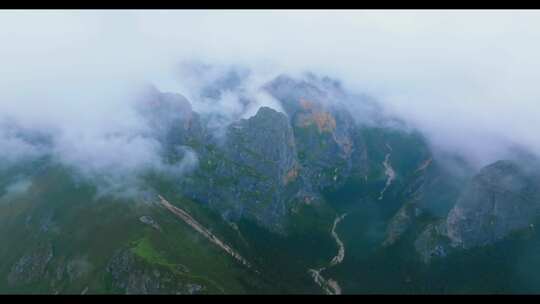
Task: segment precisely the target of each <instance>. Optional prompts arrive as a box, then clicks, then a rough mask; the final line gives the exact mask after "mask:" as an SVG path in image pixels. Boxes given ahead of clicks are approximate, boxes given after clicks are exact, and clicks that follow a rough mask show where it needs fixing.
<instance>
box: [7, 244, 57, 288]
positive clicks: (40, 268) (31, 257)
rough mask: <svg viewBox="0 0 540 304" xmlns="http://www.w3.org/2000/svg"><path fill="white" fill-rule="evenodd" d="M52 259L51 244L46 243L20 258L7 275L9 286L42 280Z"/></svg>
mask: <svg viewBox="0 0 540 304" xmlns="http://www.w3.org/2000/svg"><path fill="white" fill-rule="evenodd" d="M52 258H53V248H52V244H50V243H47V244H45V245H43V246H41V247H40V248H39V249H37V250H36V251H34V252H31V253H28V254H26V255H24V256H23V257H21V258H20V259H19V261H17V263H15V265H13V267H12V268H11V271H10V273H9V275H8V283H9V285H19V284H27V283H30V282H33V281H35V280H38V279H40V278H42V277H43V276H44V275H45V272H46V270H47V266H48V265H49V262H50V261H51V259H52Z"/></svg>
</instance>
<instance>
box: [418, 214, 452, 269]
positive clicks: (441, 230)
mask: <svg viewBox="0 0 540 304" xmlns="http://www.w3.org/2000/svg"><path fill="white" fill-rule="evenodd" d="M446 235H447V231H446V225H445V223H444V221H441V222H437V223H432V224H429V225H428V226H427V227H426V229H425V230H424V231H423V232H422V233H421V234H420V235H419V236H418V238H417V239H416V241H415V242H414V248H415V249H416V251H417V252H418V254H419V255H420V259H421V260H422V261H423V262H424V263H426V264H429V263H430V262H431V260H432V259H433V258H435V257H441V258H442V257H445V256H446V255H448V253H449V251H450V250H451V248H450V245H449V240H448V237H447V236H446Z"/></svg>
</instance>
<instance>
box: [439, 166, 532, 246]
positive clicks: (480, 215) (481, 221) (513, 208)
mask: <svg viewBox="0 0 540 304" xmlns="http://www.w3.org/2000/svg"><path fill="white" fill-rule="evenodd" d="M539 211H540V178H539V175H538V173H537V171H535V170H528V169H526V168H525V167H524V166H521V165H518V164H517V163H516V162H513V161H498V162H496V163H494V164H492V165H489V166H487V167H485V168H483V169H482V170H481V171H480V172H479V173H478V174H477V175H476V176H475V177H474V178H473V179H472V181H471V183H470V184H469V185H468V187H467V188H466V189H465V191H464V192H463V193H462V195H461V196H460V198H459V200H458V201H457V203H456V205H455V206H454V208H453V209H452V210H451V211H450V213H449V215H448V218H447V220H446V223H447V226H448V236H449V237H450V239H451V240H452V243H453V245H454V246H457V247H463V248H470V247H474V246H482V245H486V244H490V243H493V242H495V241H497V240H500V239H502V238H504V237H506V236H508V235H509V234H510V233H512V232H514V231H517V230H520V229H523V228H527V227H528V226H529V225H530V224H531V223H532V222H533V221H534V220H535V218H536V217H537V216H538V213H539Z"/></svg>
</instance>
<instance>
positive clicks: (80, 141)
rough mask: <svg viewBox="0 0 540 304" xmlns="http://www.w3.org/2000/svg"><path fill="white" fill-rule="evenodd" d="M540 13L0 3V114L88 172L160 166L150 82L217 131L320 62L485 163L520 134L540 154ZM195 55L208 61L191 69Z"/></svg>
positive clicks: (18, 146) (16, 144) (5, 143)
mask: <svg viewBox="0 0 540 304" xmlns="http://www.w3.org/2000/svg"><path fill="white" fill-rule="evenodd" d="M538 17H540V13H539V12H528V11H496V12H494V11H336V10H332V11H325V10H318V11H300V10H294V11H286V10H279V11H250V10H242V11H232V10H229V11H204V10H197V11H193V10H190V11H159V10H152V11H141V10H137V11H122V10H115V11H73V10H71V11H52V10H48V11H15V10H9V11H2V12H0V41H1V43H2V48H0V66H2V74H1V75H0V120H13V121H16V122H17V124H18V125H19V126H20V127H23V128H28V129H33V130H41V131H44V132H45V133H47V134H50V135H51V136H52V137H53V142H54V147H53V148H52V150H51V151H52V152H51V153H53V154H54V155H56V156H57V158H58V159H60V160H61V161H63V162H64V163H66V164H71V165H78V166H79V169H80V170H81V171H82V172H87V173H88V172H90V173H92V174H94V175H95V174H97V172H101V173H102V172H107V174H110V175H112V176H114V175H115V174H117V173H115V172H118V174H122V176H130V175H131V174H132V173H133V172H139V171H140V170H143V169H144V168H148V167H161V168H163V166H164V164H163V163H162V161H161V159H160V153H161V152H160V149H161V147H160V145H159V143H157V142H156V141H155V139H154V138H152V137H148V136H145V135H144V134H147V133H146V131H147V128H148V126H147V125H146V122H145V120H144V119H141V117H140V115H138V114H137V112H135V111H134V110H133V103H132V101H133V100H135V99H136V97H137V96H138V94H139V91H138V89H139V88H140V87H142V85H143V84H147V83H152V84H153V85H155V86H156V87H157V88H158V89H160V90H162V91H168V92H177V93H181V94H182V95H184V96H186V97H187V98H188V99H189V100H190V101H191V102H192V103H193V108H194V109H195V110H197V111H200V112H202V113H208V114H213V115H215V116H216V120H215V122H216V125H215V128H216V129H219V127H220V126H222V124H223V123H227V122H230V121H231V120H234V119H237V118H240V117H244V118H245V117H249V116H251V115H253V114H254V113H255V112H256V110H257V109H258V107H260V106H261V105H269V106H272V107H274V108H276V109H278V110H279V109H280V105H279V101H276V100H274V99H273V98H272V97H270V96H268V95H267V94H265V92H264V91H263V90H261V89H260V86H261V84H263V83H264V82H265V81H267V80H269V79H271V78H272V77H275V76H276V75H278V74H280V73H283V72H285V73H288V74H291V75H293V76H294V75H300V74H301V73H302V72H305V71H313V72H315V73H317V74H319V75H328V76H330V77H335V78H337V79H339V80H340V81H341V82H342V83H343V85H344V87H345V88H346V89H347V90H348V91H351V92H354V93H367V94H369V95H371V96H373V97H374V98H376V99H378V100H380V101H381V103H382V106H383V108H384V109H385V111H386V112H388V113H391V114H394V115H397V116H399V117H402V118H404V119H405V120H406V121H408V122H409V123H410V124H412V125H414V126H416V127H418V128H419V129H421V130H422V131H423V132H424V133H425V134H427V135H428V137H429V138H430V140H431V141H432V142H433V144H434V145H435V146H436V147H437V148H439V149H442V150H445V151H455V152H460V153H462V154H464V155H465V156H467V157H468V158H469V159H470V160H472V161H473V162H475V163H476V164H478V165H484V164H486V163H488V162H491V161H494V160H496V159H498V158H501V157H503V156H504V155H505V153H506V150H507V148H508V147H509V146H510V145H515V144H517V145H521V146H524V147H526V148H527V149H530V150H531V151H533V152H535V153H537V154H540V142H539V141H538V140H537V133H538V131H539V130H540V120H538V119H537V117H539V116H540V115H539V114H540V103H539V102H538V100H537V99H538V96H540V86H538V85H537V80H538V79H540V77H538V76H540V75H538V74H539V73H540V69H538V66H540V57H539V56H538V55H537V54H538V53H539V52H540V39H538V38H540V37H539V36H540V31H539V30H538V28H540V27H539V25H540V21H538V20H540V18H538ZM194 62H204V63H208V64H209V65H210V67H206V68H204V65H197V64H195V65H191V67H190V66H189V63H194ZM186 63H188V64H187V65H186ZM201 66H203V67H202V68H201ZM230 66H233V67H240V68H239V69H237V70H239V71H244V72H245V73H244V72H242V73H244V74H242V73H241V75H240V78H241V79H242V81H241V82H240V85H238V86H236V87H235V86H233V87H231V88H227V89H225V90H222V94H221V95H220V96H219V97H218V98H214V99H213V100H209V97H208V96H205V94H204V90H205V88H206V86H207V85H208V84H215V83H216V81H217V80H219V78H220V77H223V75H225V74H227V72H228V71H229V70H228V68H227V67H230ZM210 99H212V98H210ZM246 99H247V100H249V101H250V102H247V103H246ZM0 144H2V147H3V149H2V150H3V151H2V152H0V153H1V154H0V157H8V156H7V155H9V157H15V156H22V155H39V154H40V153H44V151H45V150H46V149H45V150H44V149H42V148H44V147H48V146H40V147H35V146H33V145H30V144H28V142H27V141H24V140H21V139H20V138H19V137H17V136H13V135H12V134H11V133H9V132H7V131H5V130H0ZM47 149H48V148H47ZM6 151H11V152H12V153H8V152H6ZM47 151H48V150H47ZM187 167H189V166H187ZM92 174H90V175H92ZM115 179H122V178H120V177H118V176H117V177H115Z"/></svg>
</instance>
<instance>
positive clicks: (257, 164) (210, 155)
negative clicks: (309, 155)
mask: <svg viewBox="0 0 540 304" xmlns="http://www.w3.org/2000/svg"><path fill="white" fill-rule="evenodd" d="M212 147H213V148H212V149H211V150H208V151H207V152H204V155H205V156H204V158H202V159H201V168H200V170H198V171H197V172H196V173H195V174H194V176H192V177H191V178H190V179H186V181H185V182H186V184H187V185H186V186H185V187H184V188H185V189H186V191H187V193H189V194H190V195H192V196H193V197H195V198H197V199H199V200H200V201H204V202H208V203H209V205H210V206H212V207H213V208H215V209H216V210H219V211H220V212H221V213H222V214H223V215H224V216H225V217H227V218H232V219H235V218H236V219H237V218H239V217H240V216H246V217H248V218H251V219H254V220H256V221H257V222H258V223H260V224H262V225H263V226H266V227H267V228H270V229H271V230H275V231H279V230H281V229H282V228H283V225H284V220H285V218H284V216H285V215H286V214H287V213H288V212H289V209H290V206H288V203H290V201H291V199H292V198H293V197H294V196H295V195H296V194H297V193H298V191H299V190H300V187H299V185H300V183H301V178H300V176H299V173H300V166H299V164H298V162H297V160H296V145H295V140H294V135H293V131H292V128H291V126H290V124H289V122H288V119H287V117H286V116H285V115H284V114H283V113H279V112H277V111H275V110H273V109H271V108H268V107H262V108H260V109H259V111H258V112H257V114H256V115H255V116H253V117H251V118H249V119H242V120H240V121H237V122H235V123H233V124H231V125H229V127H228V128H227V133H226V137H225V142H224V143H223V144H221V145H214V146H212Z"/></svg>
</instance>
